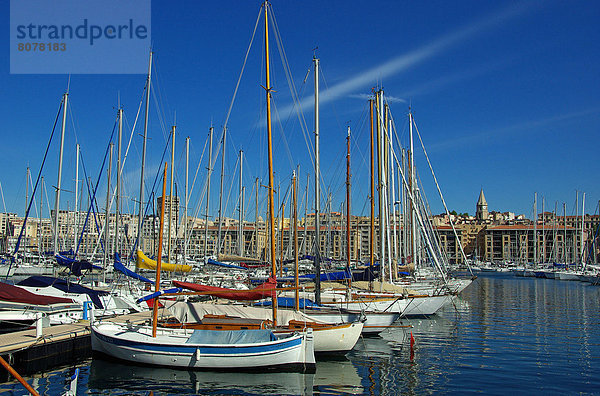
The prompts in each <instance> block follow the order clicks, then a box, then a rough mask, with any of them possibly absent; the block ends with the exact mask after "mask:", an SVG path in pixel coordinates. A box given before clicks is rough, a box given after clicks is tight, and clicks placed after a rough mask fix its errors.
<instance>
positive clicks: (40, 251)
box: [38, 176, 44, 264]
mask: <svg viewBox="0 0 600 396" xmlns="http://www.w3.org/2000/svg"><path fill="white" fill-rule="evenodd" d="M43 202H44V176H42V178H41V183H40V218H39V223H38V260H39V263H40V264H41V263H42V250H43V248H42V246H43V244H42V210H43V208H44V204H43Z"/></svg>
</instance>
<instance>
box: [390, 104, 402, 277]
mask: <svg viewBox="0 0 600 396" xmlns="http://www.w3.org/2000/svg"><path fill="white" fill-rule="evenodd" d="M388 112H389V108H388ZM387 125H388V138H389V139H388V143H389V145H390V149H391V151H392V155H391V158H390V164H391V170H390V176H391V179H392V187H391V189H390V193H391V195H392V201H391V203H390V208H391V210H392V227H393V228H392V231H393V237H394V238H393V244H394V255H393V256H392V265H393V266H394V272H393V274H394V278H395V277H397V274H398V265H397V264H398V232H397V229H398V221H397V219H396V184H395V174H394V173H395V168H394V162H395V159H396V156H395V155H394V150H393V148H394V145H393V143H392V142H393V140H392V119H391V117H388V122H387ZM398 184H400V180H398Z"/></svg>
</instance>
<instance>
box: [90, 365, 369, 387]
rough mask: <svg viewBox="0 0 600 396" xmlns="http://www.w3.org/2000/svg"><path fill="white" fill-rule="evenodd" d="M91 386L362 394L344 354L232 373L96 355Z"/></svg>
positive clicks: (356, 376)
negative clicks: (312, 365)
mask: <svg viewBox="0 0 600 396" xmlns="http://www.w3.org/2000/svg"><path fill="white" fill-rule="evenodd" d="M88 387H89V389H94V390H97V391H100V392H101V393H104V391H110V392H111V393H116V394H120V393H123V394H127V393H137V392H140V393H141V392H144V391H145V392H148V391H150V390H152V391H154V392H155V393H157V392H158V393H163V392H164V393H171V392H173V391H174V390H175V389H176V390H177V392H183V393H196V394H209V393H215V392H217V393H227V394H232V393H243V394H246V395H249V394H260V395H264V394H271V395H311V394H320V393H327V394H363V393H364V390H363V388H362V386H361V378H360V376H359V375H358V372H357V370H356V368H355V367H354V366H353V364H352V363H351V362H350V361H349V360H348V359H346V358H345V357H340V358H338V359H328V360H324V361H318V362H317V369H316V373H314V374H302V373H291V372H290V373H285V372H278V373H264V374H261V373H256V372H253V373H237V372H236V373H231V372H212V371H188V370H180V369H170V368H160V367H144V366H137V365H128V364H123V363H121V362H118V361H114V360H106V359H104V358H101V357H100V358H97V357H94V358H93V359H92V361H91V363H90V373H89V379H88Z"/></svg>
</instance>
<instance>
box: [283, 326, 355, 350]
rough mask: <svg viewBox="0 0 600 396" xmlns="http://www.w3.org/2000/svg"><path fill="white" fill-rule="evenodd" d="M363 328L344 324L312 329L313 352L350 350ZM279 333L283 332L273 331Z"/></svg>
mask: <svg viewBox="0 0 600 396" xmlns="http://www.w3.org/2000/svg"><path fill="white" fill-rule="evenodd" d="M363 326H364V325H363V323H345V324H342V325H337V326H335V325H332V326H331V327H326V328H315V329H313V336H314V345H315V346H314V347H315V352H316V353H335V352H348V351H350V350H352V348H354V345H356V343H357V342H358V338H359V337H360V335H361V333H362V329H363ZM281 333H285V332H284V331H281V332H280V331H275V334H281Z"/></svg>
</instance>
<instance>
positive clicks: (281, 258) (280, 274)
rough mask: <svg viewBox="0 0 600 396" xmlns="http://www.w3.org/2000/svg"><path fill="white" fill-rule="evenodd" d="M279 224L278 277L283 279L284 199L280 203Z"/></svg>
mask: <svg viewBox="0 0 600 396" xmlns="http://www.w3.org/2000/svg"><path fill="white" fill-rule="evenodd" d="M279 224H281V226H280V228H279V233H280V238H279V240H280V242H279V276H281V277H283V230H284V229H285V199H284V200H283V202H281V221H280V222H279Z"/></svg>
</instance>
